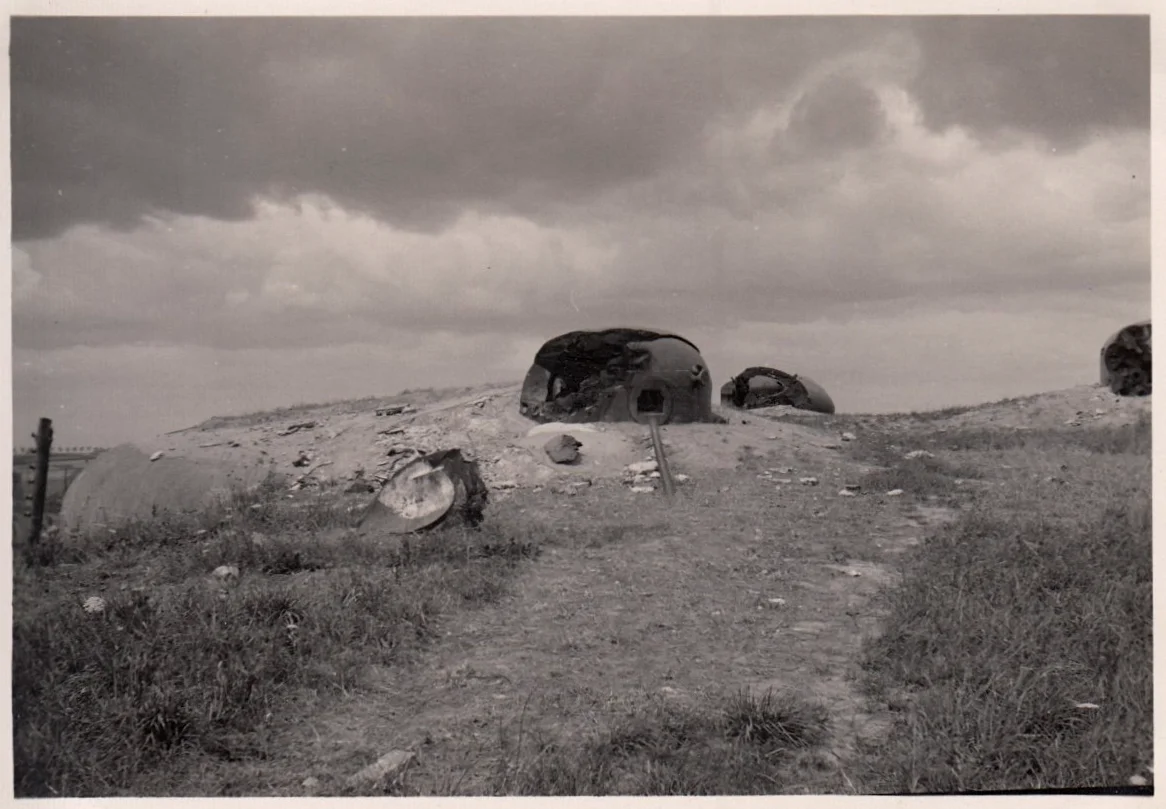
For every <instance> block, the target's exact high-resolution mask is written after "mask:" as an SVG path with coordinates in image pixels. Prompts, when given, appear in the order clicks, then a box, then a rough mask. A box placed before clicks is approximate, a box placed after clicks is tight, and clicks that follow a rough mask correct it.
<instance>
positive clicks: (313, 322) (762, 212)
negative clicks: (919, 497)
mask: <svg viewBox="0 0 1166 809" xmlns="http://www.w3.org/2000/svg"><path fill="white" fill-rule="evenodd" d="M833 81H835V76H833V75H824V76H822V77H820V78H819V80H817V81H816V83H815V84H814V85H813V87H806V86H801V87H797V88H794V89H793V90H791V91H790V93H789V94H787V95H786V96H781V97H778V98H776V99H775V100H774V101H773V103H772V104H770V105H769V106H768V107H765V108H762V109H760V110H759V111H758V112H757V113H756V114H755V115H754V116H753V117H751V118H748V119H741V120H732V119H730V120H726V121H723V122H722V123H720V124H719V125H717V126H710V127H709V128H708V129H707V131H706V134H705V137H704V138H703V140H702V141H701V143H700V144H699V145H698V146H694V147H693V148H694V152H693V154H694V159H693V160H692V161H691V162H690V163H688V164H687V165H685V166H679V167H676V168H675V169H673V170H671V171H669V172H666V173H662V174H660V175H658V176H655V177H652V178H646V179H643V180H641V181H639V182H637V183H629V184H625V185H622V186H618V187H613V188H611V189H609V190H607V191H606V192H604V193H601V194H597V195H596V196H595V197H594V198H593V199H592V200H591V201H590V202H589V203H588V204H585V205H584V204H576V205H571V204H570V203H567V202H560V203H559V211H558V212H557V213H556V215H555V216H553V217H551V218H550V220H549V221H547V222H541V221H540V220H539V219H538V218H527V217H523V216H518V215H514V214H503V213H481V212H476V211H473V210H467V211H464V212H463V213H462V214H461V215H460V216H459V217H458V218H457V219H455V220H453V221H452V222H451V223H450V224H449V225H447V226H446V227H445V228H444V229H440V230H436V231H432V232H423V231H414V230H410V229H406V228H402V227H396V226H393V225H391V224H387V223H385V222H382V221H380V220H378V219H377V218H375V217H373V216H372V215H369V214H364V213H359V212H353V211H350V210H347V209H345V208H343V207H341V206H339V205H337V204H336V203H334V202H332V201H330V200H329V199H328V198H326V197H322V196H318V195H310V196H308V195H305V196H301V197H298V198H296V199H295V200H291V201H263V202H259V203H258V204H257V206H256V215H255V219H254V220H252V221H248V222H222V221H219V220H216V219H211V218H206V217H190V216H168V217H155V218H151V219H149V220H147V223H146V224H145V225H144V226H143V227H141V228H139V229H137V230H135V231H132V232H117V231H110V230H107V229H103V228H100V227H96V226H82V227H75V228H73V229H71V230H69V231H67V232H66V233H64V234H63V235H61V236H60V237H58V238H56V239H50V240H39V241H30V242H25V243H22V244H21V245H20V246H19V247H18V250H17V255H18V256H20V257H21V258H20V267H21V269H20V273H21V275H20V278H22V279H25V280H24V281H21V283H23V284H24V286H22V287H21V288H20V289H21V292H20V294H21V295H22V299H21V303H22V305H21V306H20V307H19V308H17V309H16V311H15V312H14V328H15V332H14V333H15V334H16V343H17V345H21V346H27V347H49V346H64V345H71V344H81V343H87V344H94V343H119V342H127V341H135V340H143V339H150V340H153V339H157V337H158V336H159V335H165V336H166V338H167V339H168V340H171V341H174V342H190V343H196V344H204V345H213V346H217V347H225V348H244V347H258V346H264V345H267V346H293V345H294V346H321V345H327V344H330V343H334V342H346V341H357V342H361V341H366V340H369V339H376V338H377V337H378V336H379V335H381V334H383V333H384V332H385V331H386V329H389V328H392V327H397V326H407V327H410V328H414V329H424V328H438V329H441V328H445V329H450V330H454V331H461V332H467V331H471V330H477V331H480V332H486V333H493V332H497V333H503V332H515V331H518V332H522V333H525V334H528V335H530V334H545V333H546V332H547V331H549V330H553V329H558V328H559V327H560V324H563V323H579V324H581V325H584V326H585V325H586V324H588V323H590V324H596V322H597V321H603V322H606V323H615V322H623V323H648V324H656V325H660V326H661V327H664V328H671V329H679V328H680V326H681V325H688V326H690V327H691V326H700V327H702V328H703V327H708V328H721V327H724V326H725V325H727V324H729V323H731V322H732V321H734V320H737V319H746V320H765V319H775V320H784V321H797V320H803V319H805V318H807V317H820V316H825V317H829V318H831V319H834V320H848V319H852V318H853V317H855V316H861V313H862V312H863V311H864V307H868V306H870V305H872V304H874V303H877V302H880V301H899V302H900V303H903V304H905V305H911V306H933V307H934V306H940V305H950V304H951V303H952V302H953V301H957V300H958V299H959V298H960V297H961V296H964V295H976V294H981V293H984V292H986V291H993V292H994V293H995V294H998V295H1005V296H1006V295H1014V294H1022V293H1025V292H1031V291H1033V290H1046V291H1054V290H1077V291H1084V290H1087V289H1093V288H1097V287H1104V286H1106V285H1110V284H1128V283H1134V282H1142V283H1144V282H1145V281H1146V280H1147V279H1148V277H1149V260H1150V240H1149V182H1148V178H1149V138H1148V135H1147V134H1146V133H1141V132H1127V133H1114V134H1111V135H1108V136H1105V137H1099V138H1095V139H1094V140H1092V141H1090V142H1089V143H1088V144H1085V145H1082V146H1081V147H1079V148H1078V149H1076V150H1068V151H1058V150H1057V149H1056V147H1051V146H1049V145H1048V143H1047V142H1046V141H1045V140H1044V139H1043V138H1041V137H1038V136H1030V137H1028V138H1027V139H1024V140H1015V141H1013V142H1012V143H1011V144H1010V145H1009V146H1008V147H1006V148H1001V147H998V146H996V147H990V146H986V145H984V144H982V143H980V142H979V141H977V140H976V139H975V138H974V136H973V135H972V133H971V132H969V131H966V130H963V129H961V128H958V127H953V128H949V129H948V130H945V131H944V132H942V133H936V132H933V131H932V130H931V129H929V128H928V127H927V126H926V125H925V123H924V121H923V118H924V114H923V112H922V111H921V110H920V108H919V107H918V106H917V105H916V104H915V103H914V101H913V99H912V98H911V96H910V95H909V94H908V93H907V92H906V91H905V90H904V89H903V88H902V87H901V86H900V85H898V84H897V83H896V81H895V71H890V72H889V73H888V74H887V75H879V74H877V73H869V74H868V75H867V76H866V78H864V79H863V80H862V81H859V80H856V79H854V78H852V77H847V78H845V79H844V80H841V79H840V80H839V81H843V82H844V83H842V84H831V82H833ZM838 93H842V94H843V95H842V96H841V97H842V98H846V97H851V98H862V99H864V103H865V102H866V101H869V102H870V103H871V104H873V105H874V107H872V108H871V109H870V110H865V111H863V112H861V113H860V115H861V116H863V118H864V120H870V121H878V130H877V133H878V137H877V138H875V139H874V140H872V139H871V138H869V137H867V136H866V135H862V137H861V142H859V141H853V142H847V143H844V144H843V146H844V147H845V148H841V149H839V148H836V147H837V146H838V144H839V143H841V142H835V143H834V144H833V145H829V146H828V147H826V148H825V150H824V151H823V150H819V151H818V152H816V153H814V154H809V155H807V154H799V155H798V157H797V159H796V160H795V159H786V158H784V157H782V154H783V150H784V149H785V144H787V143H788V142H789V140H790V138H791V134H790V133H791V131H792V132H794V133H795V134H794V137H795V138H796V137H801V135H799V134H797V133H799V132H804V131H805V130H804V127H805V126H806V125H807V124H806V121H807V120H812V119H807V118H805V117H799V116H798V115H797V114H796V110H798V109H799V105H802V104H805V103H814V104H816V103H818V102H817V101H813V102H807V99H810V98H815V97H816V95H815V94H824V95H820V96H817V97H819V98H823V97H824V98H825V101H824V102H823V103H826V104H827V105H831V104H834V103H835V102H836V101H837V100H838V98H839V96H837V95H836V94H838ZM844 106H845V105H844ZM874 131H875V130H869V132H874ZM847 137H851V136H849V135H848V136H847ZM775 150H776V153H777V156H776V157H775ZM34 277H35V278H37V279H38V281H37V282H36V283H35V284H33V283H31V281H30V280H29V279H32V278H34ZM560 330H566V329H565V328H562V329H560Z"/></svg>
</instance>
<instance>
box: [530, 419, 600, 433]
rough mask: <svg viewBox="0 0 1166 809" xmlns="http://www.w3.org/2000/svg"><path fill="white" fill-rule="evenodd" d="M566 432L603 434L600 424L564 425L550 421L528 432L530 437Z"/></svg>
mask: <svg viewBox="0 0 1166 809" xmlns="http://www.w3.org/2000/svg"><path fill="white" fill-rule="evenodd" d="M565 430H571V431H572V432H584V433H598V432H602V431H603V428H602V426H600V425H598V424H564V423H563V422H561V421H550V422H547V423H545V424H536V425H535V426H534V427H531V428H530V429H529V430H527V431H526V434H527V435H528V436H533V435H549V434H551V433H561V432H563V431H565Z"/></svg>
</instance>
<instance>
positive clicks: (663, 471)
mask: <svg viewBox="0 0 1166 809" xmlns="http://www.w3.org/2000/svg"><path fill="white" fill-rule="evenodd" d="M648 429H650V430H651V431H652V446H653V447H655V449H656V465H657V466H659V467H660V480H662V481H663V482H664V494H666V495H668V496H669V497H671V496H672V494H673V493H674V492H675V491H676V487H675V486H674V485H673V483H672V472H671V470H669V469H668V459H667V458H665V457H664V439H662V438H661V437H660V424H659V423H658V421H657V417H656V416H648Z"/></svg>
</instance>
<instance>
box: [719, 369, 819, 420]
mask: <svg viewBox="0 0 1166 809" xmlns="http://www.w3.org/2000/svg"><path fill="white" fill-rule="evenodd" d="M721 404H722V405H724V406H726V407H736V408H740V409H742V410H753V409H755V408H759V407H775V406H778V405H787V406H790V407H796V408H799V409H801V410H813V411H815V412H818V413H833V412H834V401H833V400H832V399H831V398H830V394H828V393H826V391H825V389H824V388H822V386H821V385H819V384H818V383H817V382H815V381H814V380H812V379H810V378H809V377H808V376H800V375H798V374H788V373H786V372H785V371H779V370H777V369H776V368H768V367H765V366H761V365H758V366H754V367H752V368H746V369H745V370H744V371H742V372H741V373H739V374H737V375H736V376H735V377H733V378H732V379H730V380H729V381H728V382H726V383H725V384H724V385H722V386H721Z"/></svg>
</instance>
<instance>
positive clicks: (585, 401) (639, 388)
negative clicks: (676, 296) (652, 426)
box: [519, 328, 717, 424]
mask: <svg viewBox="0 0 1166 809" xmlns="http://www.w3.org/2000/svg"><path fill="white" fill-rule="evenodd" d="M519 409H520V412H521V413H522V414H523V415H524V416H526V417H527V418H530V419H533V420H534V421H539V422H550V421H562V422H569V423H578V422H593V421H635V422H640V423H645V422H647V420H648V417H649V416H655V417H656V419H657V420H658V422H659V423H660V424H667V423H669V422H671V423H684V422H710V421H716V420H717V419H716V417H715V416H714V415H713V412H712V379H711V377H710V376H709V371H708V366H707V365H706V364H705V361H704V358H703V357H701V354H700V350H699V349H698V348H697V347H696V346H695V345H693V344H692V343H690V342H689V341H688V340H685V339H684V338H683V337H679V336H677V335H674V334H667V333H662V332H656V331H648V330H645V329H625V328H617V329H605V330H603V331H573V332H569V333H567V334H563V335H560V336H559V337H555V338H554V339H552V340H548V341H547V342H546V343H545V344H544V345H543V347H542V348H540V349H539V350H538V353H537V354H535V357H534V365H532V366H531V368H530V371H528V372H527V374H526V380H525V381H524V382H523V385H522V395H521V401H520V406H519Z"/></svg>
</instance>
